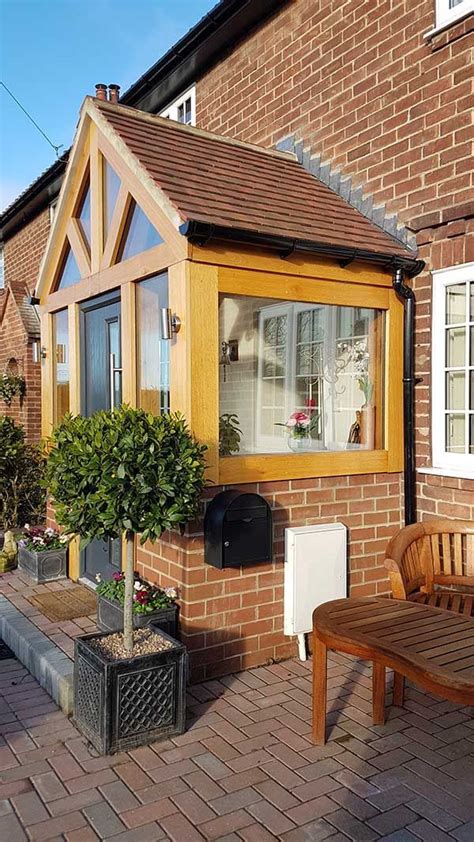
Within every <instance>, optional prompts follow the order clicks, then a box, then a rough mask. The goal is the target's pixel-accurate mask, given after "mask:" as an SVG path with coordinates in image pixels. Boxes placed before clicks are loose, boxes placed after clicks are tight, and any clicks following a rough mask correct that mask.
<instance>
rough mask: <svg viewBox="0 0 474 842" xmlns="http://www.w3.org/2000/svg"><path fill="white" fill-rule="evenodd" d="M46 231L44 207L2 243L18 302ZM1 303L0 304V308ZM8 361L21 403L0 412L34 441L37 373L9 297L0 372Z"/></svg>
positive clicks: (1, 326)
mask: <svg viewBox="0 0 474 842" xmlns="http://www.w3.org/2000/svg"><path fill="white" fill-rule="evenodd" d="M49 228H50V222H49V208H48V209H47V210H45V211H43V212H42V213H41V214H39V215H38V216H37V217H36V218H35V219H34V220H33V221H32V222H30V223H29V224H28V225H26V226H25V227H24V228H22V229H21V230H20V231H18V233H16V234H14V235H13V237H11V238H10V239H9V240H7V241H6V242H5V245H4V259H5V287H6V288H7V287H10V288H11V289H12V290H13V291H14V293H15V296H16V299H17V301H18V302H21V299H22V298H23V297H24V296H25V295H26V294H27V293H28V292H32V291H33V289H34V287H35V284H36V281H37V278H38V272H39V267H40V263H41V259H42V257H43V254H44V250H45V247H46V242H47V239H48V234H49ZM4 294H6V293H4ZM1 304H2V302H1V301H0V308H1ZM10 359H15V360H16V361H17V363H18V369H19V372H20V373H22V374H23V376H24V377H25V379H26V395H25V398H24V399H23V401H22V402H21V403H20V400H19V398H17V397H15V398H14V400H13V402H12V405H11V407H10V408H9V407H6V406H5V404H4V403H3V402H1V404H0V413H1V414H8V415H11V416H12V417H13V418H14V419H15V420H16V421H18V422H20V423H21V424H23V426H24V427H25V430H26V434H27V437H28V439H29V440H30V441H38V440H39V438H40V436H41V370H40V365H39V363H33V357H32V348H31V341H29V338H28V336H27V332H26V330H25V326H24V323H23V321H22V319H21V316H20V314H19V312H18V308H17V306H16V305H15V302H14V301H13V298H12V296H10V297H9V299H8V301H7V306H6V308H5V311H4V313H3V318H2V319H1V321H0V372H3V371H4V370H5V366H6V365H7V363H8V361H9V360H10Z"/></svg>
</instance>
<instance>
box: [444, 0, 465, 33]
mask: <svg viewBox="0 0 474 842" xmlns="http://www.w3.org/2000/svg"><path fill="white" fill-rule="evenodd" d="M473 10H474V0H436V29H442V28H443V27H445V26H449V24H451V23H454V21H456V20H458V18H462V17H465V16H466V15H467V14H468V13H469V12H472V11H473Z"/></svg>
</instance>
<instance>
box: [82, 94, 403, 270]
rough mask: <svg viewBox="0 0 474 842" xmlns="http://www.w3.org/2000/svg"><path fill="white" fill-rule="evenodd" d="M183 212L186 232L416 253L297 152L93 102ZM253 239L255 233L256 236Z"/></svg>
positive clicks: (360, 251)
mask: <svg viewBox="0 0 474 842" xmlns="http://www.w3.org/2000/svg"><path fill="white" fill-rule="evenodd" d="M93 102H94V105H95V106H96V108H97V109H98V110H99V111H100V113H101V115H102V116H103V117H104V118H105V119H106V120H107V122H108V124H109V126H110V127H111V128H112V129H113V130H114V132H115V133H116V134H118V135H119V137H120V138H121V140H122V141H123V142H124V143H125V144H126V146H127V147H128V149H129V150H130V152H131V153H132V154H133V155H134V156H135V158H136V159H138V161H139V162H140V164H141V166H142V167H143V168H144V170H145V171H146V173H147V174H148V176H150V177H151V178H152V180H153V181H154V183H155V184H156V185H157V186H158V187H159V188H160V189H161V190H162V191H163V193H164V194H165V195H166V196H167V198H168V199H169V201H170V202H171V203H172V205H173V206H174V208H175V209H176V210H177V212H178V215H179V217H180V218H181V219H182V222H183V226H182V227H181V231H182V233H184V234H185V235H187V236H190V235H193V234H194V236H195V237H196V239H197V241H198V242H199V239H198V237H199V236H201V237H202V239H203V240H205V239H206V236H210V235H211V236H212V235H214V236H218V235H219V233H220V236H221V237H223V238H226V236H227V237H228V238H230V239H238V238H239V237H238V235H239V233H240V234H241V235H242V239H243V240H245V239H247V241H248V239H249V238H246V237H245V236H244V234H245V233H247V234H249V235H253V241H254V242H259V241H260V242H262V243H263V242H264V240H265V238H268V239H273V240H275V241H281V245H282V248H284V246H285V243H287V244H291V243H293V244H294V245H295V246H296V247H297V248H301V247H303V248H304V246H305V245H306V246H307V247H310V246H311V245H314V246H320V247H321V250H322V251H324V250H327V251H328V253H330V251H331V248H336V249H347V251H348V256H350V252H355V253H354V254H353V256H358V257H361V258H362V257H364V255H366V256H367V257H368V259H370V258H371V256H373V257H374V258H375V257H376V256H379V257H385V258H387V259H389V258H390V257H397V258H402V259H404V260H408V261H413V262H415V254H414V252H413V251H411V250H410V249H408V248H407V247H406V246H404V245H403V244H402V243H401V242H400V241H399V240H397V239H396V238H395V237H392V236H390V235H389V234H388V233H387V232H385V231H384V230H382V229H381V228H379V227H378V226H377V225H376V224H375V223H373V222H371V221H370V220H368V219H367V218H366V217H365V216H363V214H362V213H360V212H359V211H358V210H356V209H355V208H353V207H352V206H351V205H349V204H348V203H347V202H346V201H345V200H344V199H343V198H341V197H340V196H339V195H338V194H337V193H335V192H334V191H333V190H331V189H330V188H329V187H327V186H326V185H325V184H323V183H322V182H321V181H319V179H317V178H316V177H315V176H313V175H311V174H310V173H309V172H307V170H305V169H304V167H303V166H302V165H301V164H300V163H299V162H298V161H297V159H296V157H295V156H294V155H293V154H292V153H288V152H277V151H274V150H269V149H265V148H263V147H259V146H254V145H250V144H246V143H242V142H239V141H235V140H232V139H229V138H226V137H222V136H220V135H215V134H211V133H209V132H205V131H202V130H200V129H196V128H193V127H190V126H185V125H182V124H180V123H176V122H174V121H170V120H167V119H165V118H162V117H158V116H155V115H150V114H146V113H144V112H140V111H137V110H136V109H133V108H128V107H125V106H122V105H113V104H110V103H108V102H101V101H98V100H93ZM250 239H251V238H250Z"/></svg>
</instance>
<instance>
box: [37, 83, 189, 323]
mask: <svg viewBox="0 0 474 842" xmlns="http://www.w3.org/2000/svg"><path fill="white" fill-rule="evenodd" d="M106 167H109V168H111V171H112V172H113V173H114V175H115V179H116V181H117V184H118V189H117V191H116V195H114V197H113V199H114V201H113V209H112V211H111V209H110V208H108V209H107V210H108V211H109V212H110V213H108V214H107V216H108V218H107V219H106V208H105V203H106V199H107V196H106V195H105V191H106V189H107V186H106V180H105V178H104V169H105V168H106ZM134 211H135V212H136V214H140V216H142V218H143V215H144V217H145V218H146V220H147V221H148V223H149V225H150V226H151V230H152V231H154V232H155V235H156V236H155V237H150V238H149V240H150V242H151V247H146V248H145V250H143V251H140V252H139V253H136V254H133V256H130V257H127V258H126V257H125V254H123V255H122V254H121V252H123V250H124V249H123V245H124V240H126V238H127V231H128V229H129V228H130V225H131V221H132V216H133V213H134ZM181 222H182V219H181V217H180V216H179V214H178V212H177V210H176V209H175V208H174V207H173V206H172V204H171V203H170V201H169V200H168V198H167V197H166V196H165V195H164V193H163V192H162V191H161V190H160V188H159V187H158V186H157V185H156V183H155V182H154V181H153V179H152V178H151V177H150V175H149V174H148V173H147V172H146V170H145V169H144V168H143V166H142V165H141V164H140V162H139V161H138V160H137V159H136V158H135V156H134V155H133V154H132V153H131V152H130V150H129V149H128V147H127V146H126V144H125V143H124V142H123V141H122V139H121V138H120V137H119V136H118V135H117V134H116V132H115V131H114V129H113V128H112V127H111V126H110V124H109V123H108V122H107V121H106V119H105V118H104V117H103V115H102V114H101V113H100V111H99V109H98V108H97V107H96V106H95V103H94V100H93V99H92V98H90V97H87V98H86V100H85V101H84V104H83V107H82V111H81V115H80V119H79V124H78V128H77V132H76V137H75V140H74V144H73V150H72V153H71V155H70V158H69V163H68V167H67V170H66V175H65V178H64V181H63V185H62V189H61V194H60V197H59V201H58V206H57V210H56V214H55V218H54V222H53V226H52V230H51V234H50V239H49V242H48V245H47V248H46V252H45V256H44V259H43V263H42V266H41V270H40V276H39V280H38V284H37V287H36V296H37V297H38V298H39V299H40V304H41V307H42V311H43V313H46V312H53V311H56V310H59V309H62V308H63V307H66V306H68V305H69V304H71V303H73V302H77V301H82V300H85V299H87V298H90V297H91V296H93V295H97V294H99V293H101V292H104V291H106V290H108V289H113V288H116V287H118V286H121V285H122V284H126V283H129V282H130V281H132V280H134V279H135V280H137V279H139V278H143V277H146V276H147V275H150V274H153V273H155V272H159V271H161V270H163V269H166V268H168V267H170V266H172V265H173V264H175V263H177V262H179V261H181V260H183V259H185V258H186V257H187V256H188V244H187V241H186V239H185V238H184V237H183V236H182V235H181V234H180V233H179V231H178V227H179V225H180V224H181ZM143 224H144V223H143ZM155 242H156V244H154V243H155Z"/></svg>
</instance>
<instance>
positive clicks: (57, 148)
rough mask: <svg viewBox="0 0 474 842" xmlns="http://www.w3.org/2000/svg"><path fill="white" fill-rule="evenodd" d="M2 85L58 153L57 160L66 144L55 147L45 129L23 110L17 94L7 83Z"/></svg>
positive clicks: (0, 82)
mask: <svg viewBox="0 0 474 842" xmlns="http://www.w3.org/2000/svg"><path fill="white" fill-rule="evenodd" d="M0 85H2V87H3V88H5V90H6V92H7V94H9V95H10V96H11V98H12V100H13V101H14V102H16V104H17V105H18V108H21V110H22V111H23V113H24V114H26V116H27V117H28V120H31V122H32V123H33V125H34V126H36V128H37V129H38V131H39V133H40V134H42V135H43V137H44V139H45V140H46V141H47V142H48V143H49V145H50V146H51V147H52V148H53V149H54V151H55V153H56V158H59V150H60V149H63V148H64V144H63V143H60V144H59V146H55V144H54V143H53V142H52V141H51V140H50V139H49V137H48V135H47V134H46V133H45V132H44V131H43V129H42V128H41V127H40V126H38V123H37V122H36V120H34V119H33V117H32V116H31V114H29V113H28V111H27V110H26V108H23V106H22V104H21V102H19V101H18V100H17V98H16V96H15V94H13V93H12V92H11V90H10V88H9V87H7V85H5V82H2V81H0Z"/></svg>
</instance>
